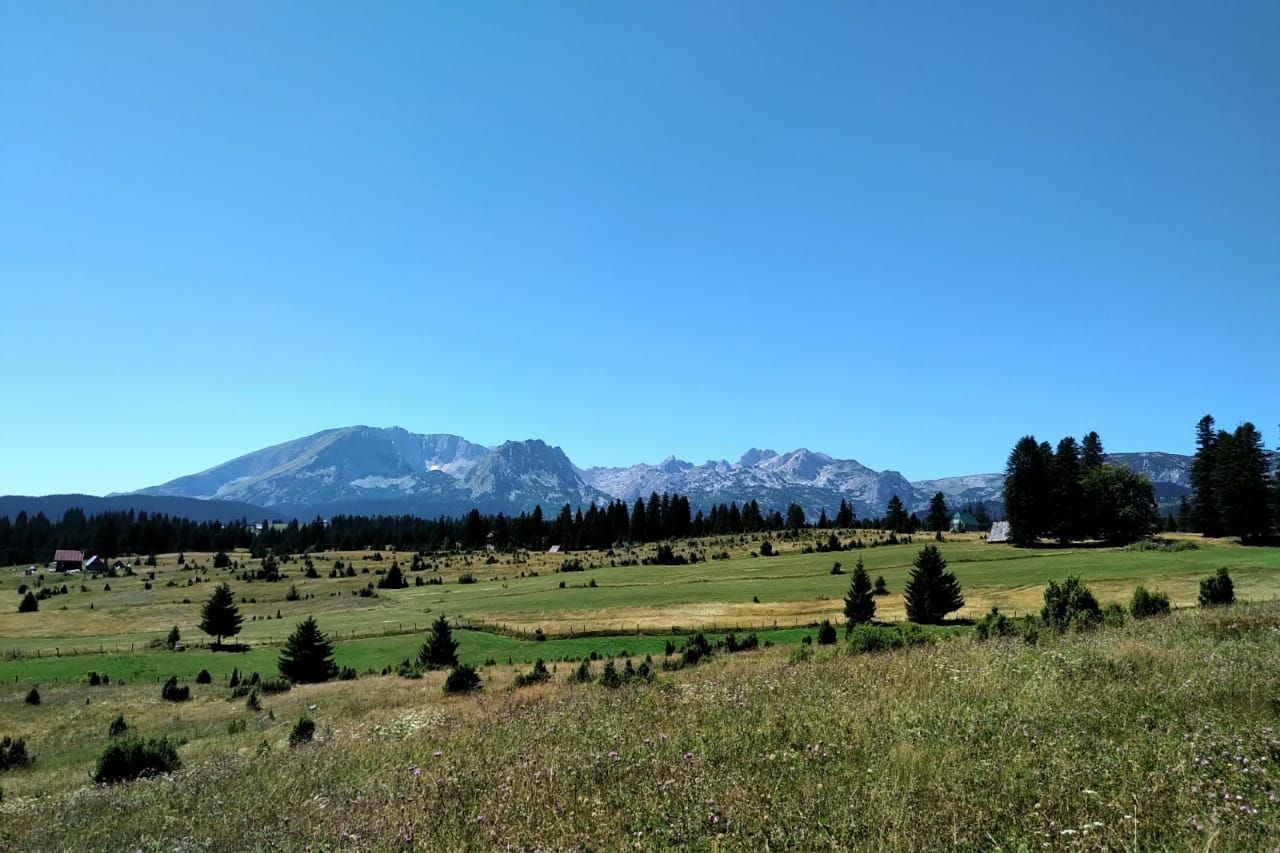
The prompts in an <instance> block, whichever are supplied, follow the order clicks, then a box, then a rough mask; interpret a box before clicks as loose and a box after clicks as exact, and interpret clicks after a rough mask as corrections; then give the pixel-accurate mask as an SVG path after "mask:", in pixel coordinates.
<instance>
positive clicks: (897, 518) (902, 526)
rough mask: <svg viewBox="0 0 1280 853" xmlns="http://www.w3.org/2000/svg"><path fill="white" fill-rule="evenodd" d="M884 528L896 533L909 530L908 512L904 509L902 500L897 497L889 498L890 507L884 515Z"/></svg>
mask: <svg viewBox="0 0 1280 853" xmlns="http://www.w3.org/2000/svg"><path fill="white" fill-rule="evenodd" d="M884 526H885V528H887V529H888V530H891V531H893V532H894V533H901V532H903V531H904V530H906V529H907V512H906V510H905V509H903V508H902V498H900V497H898V496H897V495H894V496H893V497H891V498H889V505H888V507H887V508H886V509H885V513H884Z"/></svg>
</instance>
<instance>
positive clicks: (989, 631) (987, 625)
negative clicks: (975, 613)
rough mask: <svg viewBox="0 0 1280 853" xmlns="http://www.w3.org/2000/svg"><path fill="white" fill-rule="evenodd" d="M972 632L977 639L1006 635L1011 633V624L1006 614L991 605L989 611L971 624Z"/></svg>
mask: <svg viewBox="0 0 1280 853" xmlns="http://www.w3.org/2000/svg"><path fill="white" fill-rule="evenodd" d="M973 633H974V636H975V637H977V638H978V639H979V640H989V639H991V638H992V637H1007V636H1009V635H1010V634H1012V633H1013V625H1012V624H1011V623H1010V621H1009V617H1008V616H1005V615H1004V614H1003V613H1001V612H1000V609H999V608H997V607H993V608H991V612H990V613H988V614H987V615H986V616H983V617H982V618H981V619H979V620H978V621H977V623H976V624H975V625H974V626H973Z"/></svg>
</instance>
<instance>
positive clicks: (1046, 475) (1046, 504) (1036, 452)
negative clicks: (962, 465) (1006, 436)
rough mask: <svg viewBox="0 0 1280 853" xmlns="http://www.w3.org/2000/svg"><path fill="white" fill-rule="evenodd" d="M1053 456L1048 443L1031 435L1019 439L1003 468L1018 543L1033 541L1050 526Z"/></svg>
mask: <svg viewBox="0 0 1280 853" xmlns="http://www.w3.org/2000/svg"><path fill="white" fill-rule="evenodd" d="M1052 459H1053V453H1052V451H1049V450H1048V445H1047V444H1038V443H1037V442H1036V439H1035V436H1032V435H1026V436H1023V437H1022V438H1020V439H1018V443H1017V444H1016V445H1014V448H1013V452H1011V453H1010V454H1009V461H1008V463H1007V464H1006V465H1005V472H1004V508H1005V518H1007V519H1008V520H1009V527H1010V531H1009V538H1010V539H1011V540H1012V541H1013V542H1014V544H1016V545H1031V544H1033V543H1034V542H1035V541H1036V540H1037V539H1039V538H1040V536H1041V535H1042V534H1044V533H1045V532H1047V530H1048V528H1049V526H1050V525H1049V521H1050V520H1051V518H1052V512H1051V508H1052V502H1053V490H1052V480H1051V479H1050V471H1049V468H1050V464H1051V462H1052Z"/></svg>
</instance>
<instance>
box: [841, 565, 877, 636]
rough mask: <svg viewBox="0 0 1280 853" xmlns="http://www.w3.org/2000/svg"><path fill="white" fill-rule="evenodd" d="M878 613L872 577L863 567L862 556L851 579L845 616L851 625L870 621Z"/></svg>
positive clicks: (846, 598)
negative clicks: (872, 588)
mask: <svg viewBox="0 0 1280 853" xmlns="http://www.w3.org/2000/svg"><path fill="white" fill-rule="evenodd" d="M875 615H876V600H875V596H873V595H872V594H871V578H870V577H869V576H868V575H867V570H866V569H865V568H863V565H862V558H861V557H859V558H858V564H857V565H856V566H854V567H853V577H852V578H850V579H849V594H848V595H847V596H845V599H844V617H845V619H846V620H848V623H849V626H850V627H852V626H853V625H860V624H864V623H867V622H870V621H871V620H872V619H874V618H875Z"/></svg>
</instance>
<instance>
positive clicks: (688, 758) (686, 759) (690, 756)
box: [684, 752, 693, 764]
mask: <svg viewBox="0 0 1280 853" xmlns="http://www.w3.org/2000/svg"><path fill="white" fill-rule="evenodd" d="M690 761H693V753H692V752H686V753H685V754H684V763H685V764H688V763H689V762H690Z"/></svg>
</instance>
